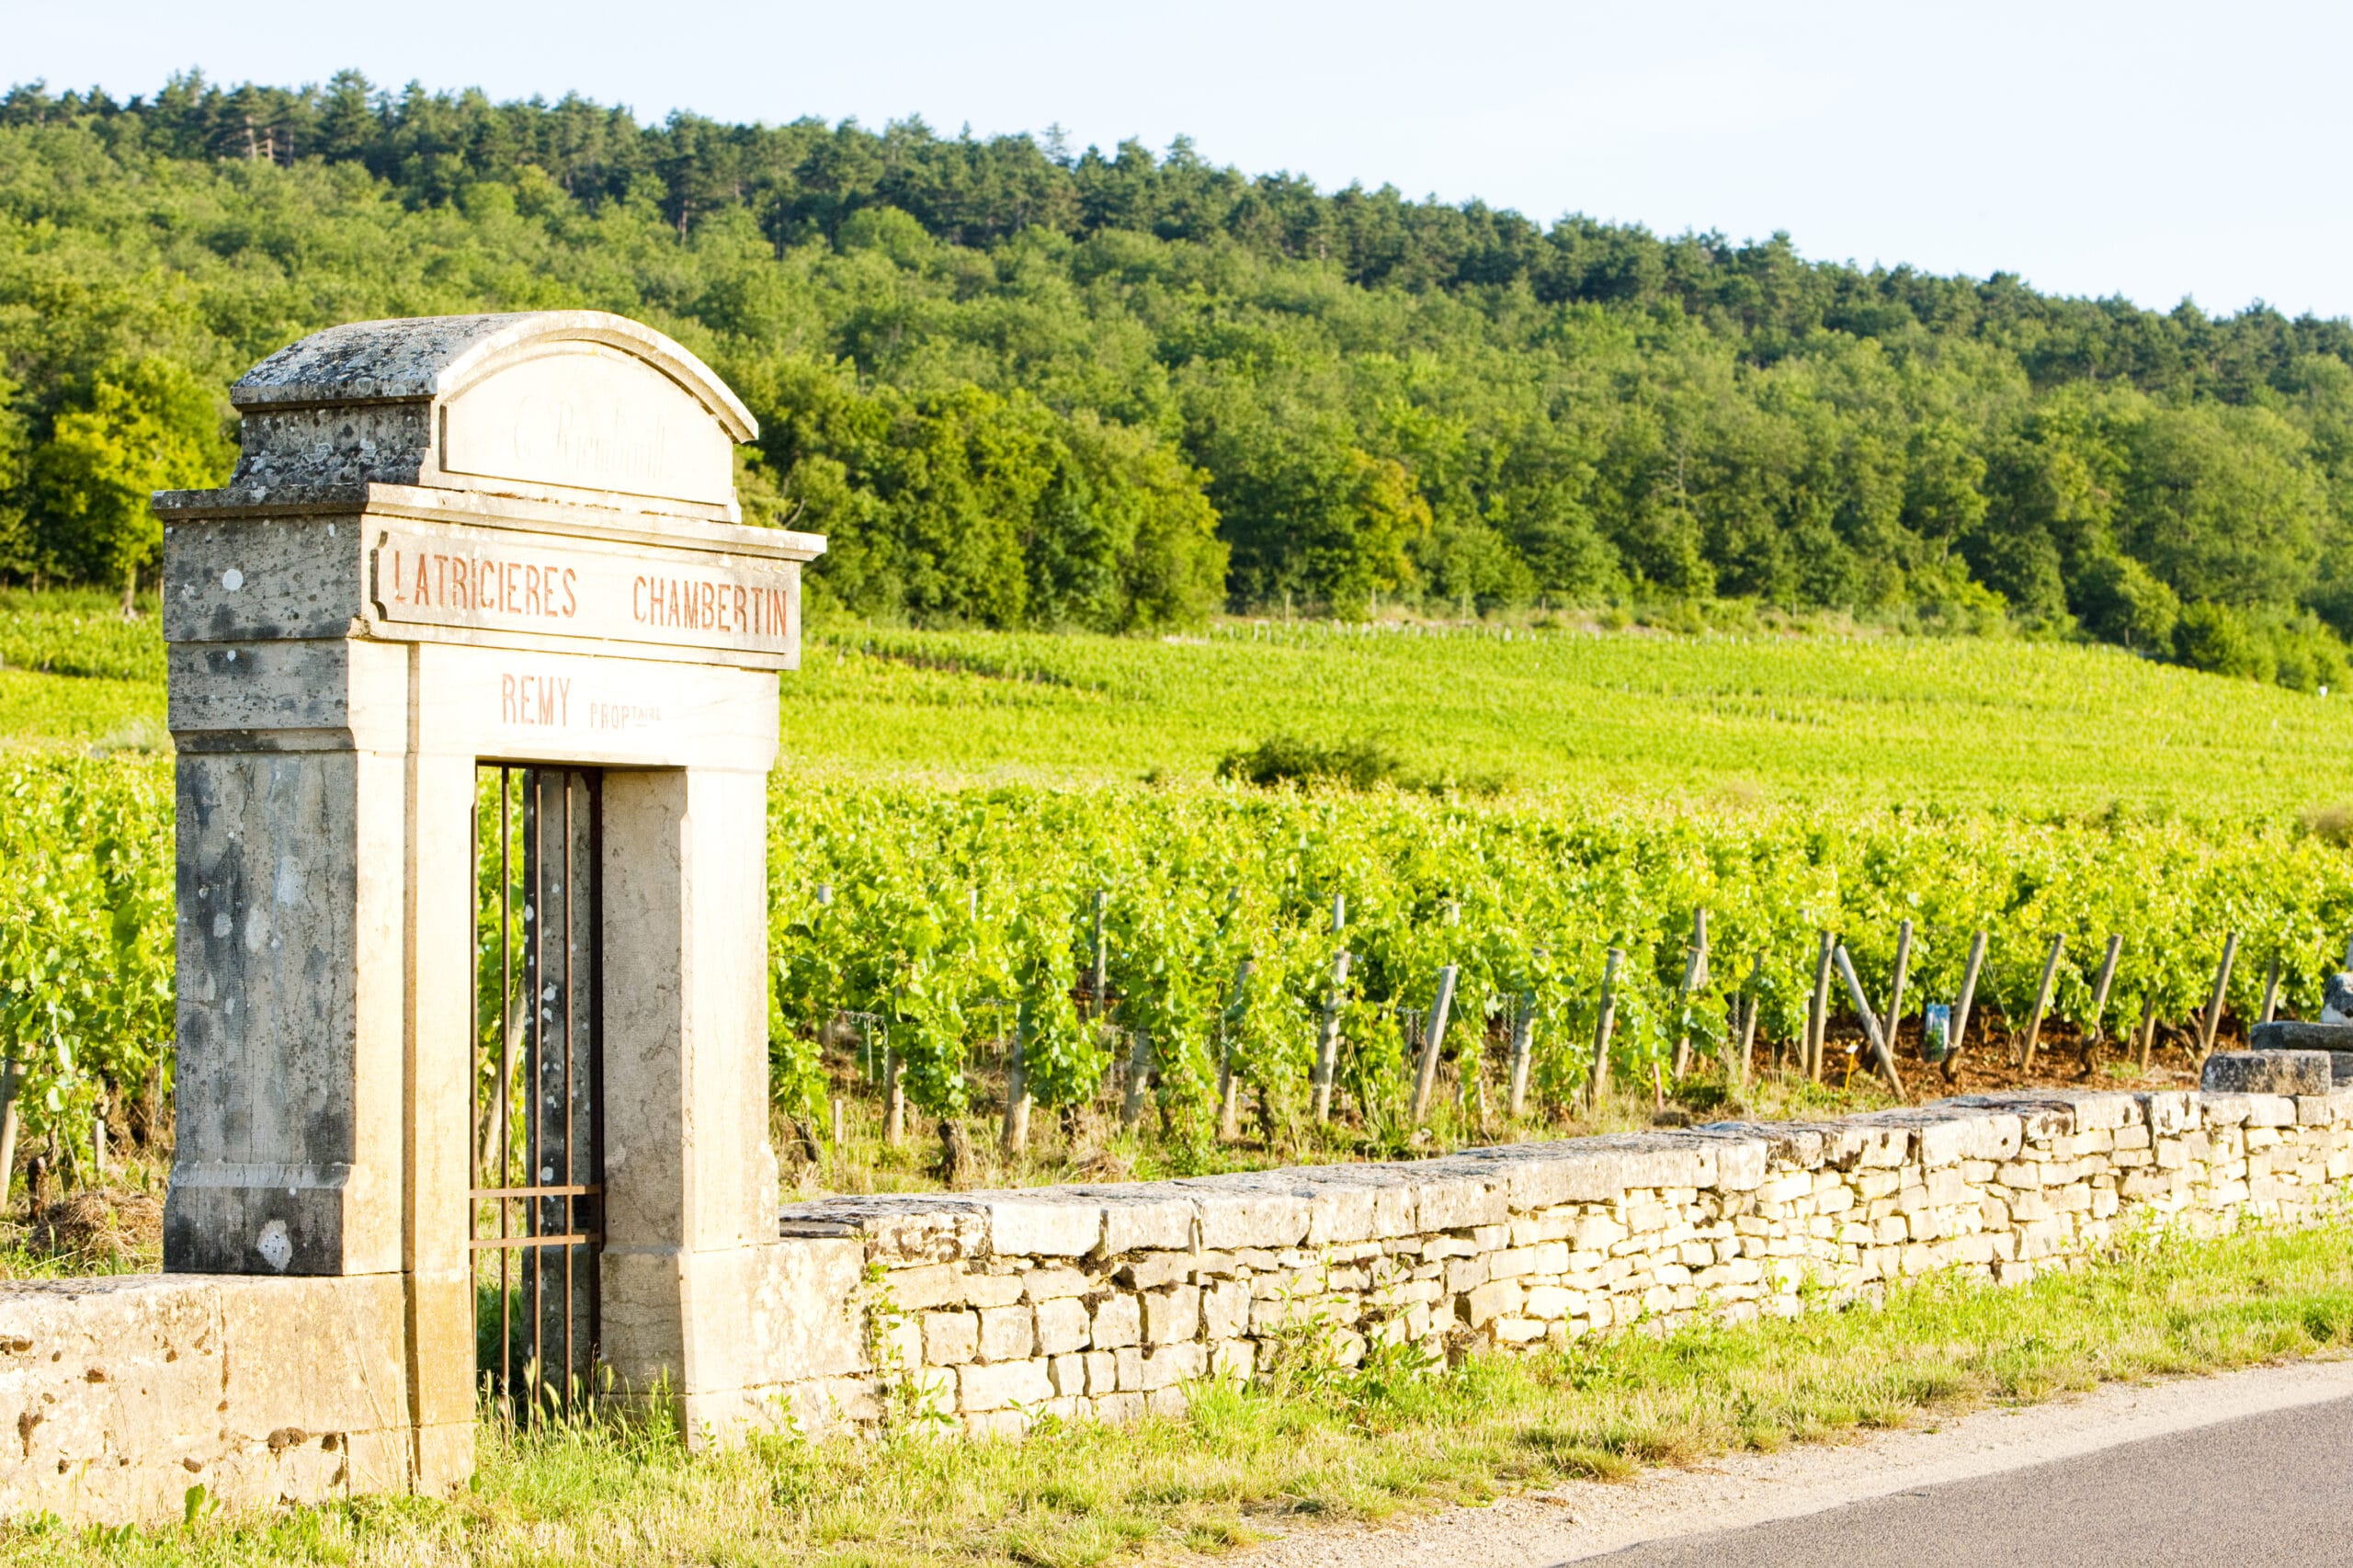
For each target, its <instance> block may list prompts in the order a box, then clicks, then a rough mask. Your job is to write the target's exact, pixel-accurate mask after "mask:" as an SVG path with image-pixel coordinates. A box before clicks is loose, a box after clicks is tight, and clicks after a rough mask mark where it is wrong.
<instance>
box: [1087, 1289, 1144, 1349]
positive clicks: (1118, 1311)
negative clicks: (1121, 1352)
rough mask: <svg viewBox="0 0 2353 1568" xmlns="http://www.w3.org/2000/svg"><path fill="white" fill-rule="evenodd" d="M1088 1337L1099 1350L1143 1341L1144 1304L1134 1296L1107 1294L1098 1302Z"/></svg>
mask: <svg viewBox="0 0 2353 1568" xmlns="http://www.w3.org/2000/svg"><path fill="white" fill-rule="evenodd" d="M1088 1337H1089V1339H1090V1340H1092V1341H1093V1343H1094V1346H1095V1347H1096V1348H1097V1350H1117V1349H1119V1348H1120V1347H1121V1346H1129V1345H1138V1344H1142V1341H1143V1304H1142V1301H1139V1300H1138V1299H1137V1298H1135V1297H1133V1296H1127V1295H1120V1296H1106V1297H1105V1298H1104V1299H1103V1300H1102V1301H1098V1302H1097V1303H1096V1307H1095V1323H1094V1326H1093V1328H1092V1330H1091V1331H1090V1333H1089V1335H1088Z"/></svg>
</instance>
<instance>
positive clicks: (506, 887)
mask: <svg viewBox="0 0 2353 1568" xmlns="http://www.w3.org/2000/svg"><path fill="white" fill-rule="evenodd" d="M513 771H514V770H513V769H512V768H509V767H506V766H505V765H503V764H502V765H501V766H500V767H499V769H498V1040H499V1046H498V1185H499V1186H500V1187H509V1186H511V1185H513V1184H512V1183H511V1182H509V1181H508V1180H507V1177H508V1176H509V1175H510V1174H512V1172H511V1167H512V1165H513V1161H512V1160H511V1158H510V1157H509V1155H508V1153H507V1149H508V1145H509V1144H510V1142H512V1137H511V1133H510V1130H509V1128H508V1126H507V1116H508V1113H509V1111H510V1110H511V1109H512V1101H513V1098H514V1096H513V1095H512V1094H511V1093H510V1092H509V1091H510V1087H511V1085H513V1083H514V1081H515V1072H514V1067H515V954H514V919H515V877H514V867H513V864H512V861H511V858H510V851H511V850H512V848H513V846H514V836H513V835H514V824H513V821H512V813H511V809H510V807H509V804H508V800H509V797H508V793H507V786H508V775H509V774H510V773H512V772H513ZM498 1239H499V1240H500V1241H502V1242H504V1241H506V1239H507V1233H506V1199H505V1198H504V1197H501V1198H500V1199H499V1200H498ZM513 1250H514V1249H513V1248H511V1247H506V1246H502V1247H500V1248H499V1249H498V1392H499V1397H501V1398H502V1399H504V1400H506V1402H507V1409H508V1412H509V1413H510V1414H511V1413H512V1412H513V1410H514V1400H515V1317H514V1309H513V1303H512V1301H511V1298H510V1296H509V1292H508V1288H507V1276H506V1259H507V1256H508V1255H509V1254H510V1253H512V1252H513Z"/></svg>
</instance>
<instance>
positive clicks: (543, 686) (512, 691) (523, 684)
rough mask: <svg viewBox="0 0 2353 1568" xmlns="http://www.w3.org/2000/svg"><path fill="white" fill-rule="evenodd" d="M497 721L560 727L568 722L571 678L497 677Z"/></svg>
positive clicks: (543, 727) (509, 675)
mask: <svg viewBox="0 0 2353 1568" xmlns="http://www.w3.org/2000/svg"><path fill="white" fill-rule="evenodd" d="M498 722H500V723H502V724H518V725H522V726H525V727H527V728H529V729H535V730H561V729H565V728H568V727H569V726H570V725H571V723H572V677H571V676H551V675H536V674H534V675H520V674H517V673H515V672H513V671H509V672H507V673H506V674H504V675H501V676H499V677H498Z"/></svg>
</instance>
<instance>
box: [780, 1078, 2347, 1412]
mask: <svg viewBox="0 0 2353 1568" xmlns="http://www.w3.org/2000/svg"><path fill="white" fill-rule="evenodd" d="M2348 1174H2353V1090H2347V1091H2346V1092H2342V1093H2336V1092H2319V1093H2313V1094H2306V1095H2302V1096H2279V1095H2268V1094H2255V1095H2239V1094H2193V1093H2156V1094H2123V1093H2114V1094H2109V1093H2055V1094H2054V1093H2036V1094H2029V1095H2012V1096H1983V1097H1972V1098H1963V1099H1955V1100H1947V1101H1943V1102H1940V1103H1938V1104H1935V1105H1931V1106H1927V1107H1924V1108H1918V1109H1912V1110H1903V1111H1892V1112H1886V1113H1881V1114H1878V1115H1871V1116H1860V1117H1855V1118H1851V1119H1845V1120H1841V1121H1836V1122H1830V1123H1823V1124H1810V1125H1799V1124H1781V1125H1722V1126H1716V1127H1709V1128H1700V1129H1696V1130H1692V1131H1677V1132H1659V1133H1646V1134H1636V1135H1627V1136H1620V1137H1608V1138H1590V1139H1580V1140H1575V1141H1572V1142H1553V1143H1528V1144H1517V1145H1512V1146H1509V1147H1505V1148H1496V1149H1483V1150H1474V1151H1471V1152H1468V1153H1461V1154H1457V1155H1454V1156H1451V1157H1449V1158H1446V1159H1438V1160H1429V1161H1422V1162H1415V1163H1410V1164H1398V1165H1339V1166H1327V1167H1320V1168H1313V1169H1297V1170H1284V1171H1275V1172H1266V1173H1256V1174H1251V1175H1244V1176H1211V1177H1201V1178H1194V1179H1188V1180H1182V1181H1171V1182H1161V1183H1152V1184H1142V1185H1136V1186H1131V1187H1059V1188H1056V1187H1048V1188H1037V1189H1032V1190H1028V1191H1020V1192H1003V1193H973V1194H967V1195H961V1196H943V1195H907V1196H894V1197H879V1198H858V1199H835V1200H828V1201H823V1202H817V1203H807V1204H799V1205H794V1206H791V1207H790V1208H788V1209H787V1210H786V1211H785V1221H786V1229H787V1232H788V1234H797V1235H798V1236H800V1237H801V1243H800V1244H801V1245H803V1246H806V1247H809V1248H812V1249H818V1250H819V1251H821V1252H825V1253H827V1254H829V1255H830V1254H831V1253H832V1252H834V1251H836V1250H837V1251H838V1252H839V1254H840V1256H838V1257H837V1258H832V1257H830V1256H829V1261H830V1262H831V1263H832V1267H823V1268H820V1269H817V1270H815V1271H814V1272H815V1273H817V1274H822V1275H824V1276H827V1277H830V1278H843V1277H845V1276H846V1275H847V1274H848V1273H849V1272H851V1267H850V1266H852V1265H854V1264H862V1265H863V1266H864V1267H865V1269H866V1277H867V1278H868V1281H869V1282H868V1283H867V1284H866V1285H865V1286H864V1287H863V1288H862V1290H861V1292H860V1295H859V1297H858V1301H856V1303H855V1304H854V1305H853V1307H852V1309H851V1312H852V1318H853V1321H854V1323H855V1324H857V1325H858V1327H859V1328H860V1329H861V1330H862V1332H858V1333H855V1334H847V1333H846V1334H843V1335H839V1336H838V1338H837V1340H836V1344H837V1346H839V1349H838V1351H837V1354H836V1359H837V1364H835V1365H829V1366H823V1367H813V1368H812V1369H811V1371H812V1373H813V1375H812V1376H811V1377H810V1378H809V1379H808V1380H806V1381H801V1382H797V1383H793V1384H790V1385H787V1386H785V1387H782V1388H779V1389H778V1390H776V1391H773V1392H774V1393H775V1394H776V1395H777V1396H779V1398H780V1400H781V1402H782V1403H783V1405H784V1407H785V1408H787V1409H789V1410H790V1412H791V1413H792V1415H794V1417H795V1418H796V1419H797V1420H799V1421H800V1423H801V1426H802V1427H803V1429H821V1428H823V1427H824V1426H829V1425H833V1424H836V1423H840V1422H850V1423H870V1422H873V1421H876V1420H878V1419H881V1416H882V1414H883V1412H884V1410H885V1409H886V1408H892V1409H898V1410H901V1411H905V1412H912V1413H914V1414H915V1415H917V1416H918V1417H919V1418H920V1417H923V1416H928V1417H929V1418H932V1419H935V1420H941V1421H947V1422H952V1423H956V1424H960V1425H961V1426H962V1427H963V1428H964V1429H965V1430H967V1431H969V1432H972V1433H973V1434H976V1435H979V1434H995V1433H1016V1432H1019V1431H1022V1430H1024V1429H1026V1428H1027V1427H1028V1426H1029V1425H1030V1424H1031V1423H1032V1422H1034V1421H1036V1420H1037V1419H1039V1418H1040V1417H1041V1416H1046V1415H1053V1416H1058V1417H1061V1418H1063V1419H1065V1420H1070V1419H1085V1418H1100V1419H1105V1420H1113V1421H1120V1420H1127V1419H1131V1418H1133V1417H1134V1416H1136V1415H1142V1414H1144V1413H1146V1412H1151V1413H1155V1414H1157V1413H1164V1412H1176V1411H1178V1410H1181V1409H1182V1408H1183V1406H1184V1402H1185V1398H1186V1386H1187V1385H1188V1383H1189V1382H1191V1381H1194V1380H1197V1379H1200V1378H1203V1377H1207V1376H1229V1377H1247V1376H1249V1375H1251V1374H1252V1373H1253V1372H1254V1371H1255V1370H1256V1369H1259V1368H1260V1367H1261V1366H1262V1365H1263V1364H1264V1362H1265V1361H1266V1359H1267V1358H1268V1357H1270V1356H1272V1355H1275V1354H1279V1353H1281V1352H1282V1351H1284V1350H1285V1349H1287V1348H1289V1349H1300V1350H1305V1351H1307V1352H1309V1353H1313V1354H1321V1355H1328V1356H1330V1357H1333V1358H1336V1359H1337V1360H1339V1361H1341V1362H1354V1361H1356V1360H1358V1359H1359V1358H1362V1357H1363V1356H1364V1354H1365V1353H1366V1350H1367V1348H1368V1346H1371V1345H1373V1344H1377V1343H1382V1342H1388V1343H1408V1342H1410V1343H1414V1344H1417V1345H1420V1346H1426V1347H1427V1348H1428V1349H1429V1350H1430V1351H1431V1352H1432V1353H1435V1354H1461V1353H1462V1352H1465V1351H1471V1350H1477V1349H1483V1348H1489V1347H1502V1348H1509V1347H1514V1346H1530V1345H1540V1344H1554V1345H1558V1344H1563V1343H1565V1342H1567V1341H1568V1340H1570V1339H1573V1338H1575V1337H1577V1336H1579V1335H1587V1334H1593V1333H1597V1332H1601V1331H1605V1330H1611V1329H1622V1328H1626V1327H1629V1326H1633V1325H1637V1324H1640V1325H1661V1324H1673V1323H1676V1322H1677V1321H1679V1320H1682V1319H1686V1318H1689V1317H1693V1316H1696V1315H1700V1314H1706V1315H1709V1316H1712V1317H1717V1318H1722V1319H1727V1320H1738V1319H1744V1318H1750V1317H1755V1316H1756V1315H1758V1314H1760V1313H1766V1312H1770V1313H1776V1314H1784V1315H1786V1314H1794V1313H1796V1312H1801V1311H1803V1310H1805V1308H1806V1307H1807V1306H1808V1305H1809V1304H1813V1303H1823V1302H1837V1301H1846V1300H1850V1299H1852V1298H1853V1297H1855V1296H1856V1295H1858V1294H1867V1293H1870V1292H1871V1291H1872V1290H1876V1289H1877V1288H1878V1287H1880V1286H1881V1284H1882V1283H1883V1282H1885V1281H1889V1280H1893V1279H1898V1278H1907V1277H1913V1276H1917V1275H1921V1274H1926V1273H1929V1272H1931V1271H1935V1270H1938V1269H1947V1268H1958V1269H1962V1270H1966V1271H1969V1272H1972V1273H1975V1274H1979V1275H1983V1276H1987V1277H1990V1278H1994V1279H1996V1280H1998V1281H2001V1282H2003V1283H2010V1282H2014V1281H2018V1280H2021V1279H2024V1278H2030V1277H2031V1276H2032V1275H2033V1274H2034V1273H2035V1271H2037V1270H2038V1269H2040V1268H2045V1267H2054V1266H2057V1267H2063V1266H2066V1265H2068V1264H2071V1263H2073V1262H2075V1261H2077V1260H2080V1259H2083V1258H2085V1257H2086V1256H2089V1255H2091V1254H2094V1253H2096V1252H2097V1250H2098V1249H2100V1248H2101V1247H2102V1246H2103V1245H2104V1244H2107V1243H2108V1242H2109V1241H2110V1240H2111V1239H2112V1238H2114V1237H2115V1236H2116V1235H2117V1234H2118V1233H2119V1232H2120V1229H2121V1228H2122V1227H2125V1226H2129V1225H2136V1224H2148V1223H2165V1222H2177V1223H2180V1224H2183V1225H2186V1226H2188V1227H2191V1228H2196V1229H2211V1228H2213V1227H2215V1226H2218V1225H2222V1224H2227V1223H2229V1222H2231V1221H2234V1220H2235V1219H2236V1218H2237V1217H2239V1216H2242V1215H2249V1216H2253V1215H2260V1216H2265V1217H2270V1218H2278V1219H2285V1220H2295V1219H2299V1218H2303V1217H2307V1216H2309V1215H2311V1214H2313V1213H2314V1212H2315V1211H2316V1210H2319V1209H2320V1208H2322V1207H2323V1206H2324V1205H2325V1204H2327V1203H2330V1202H2332V1201H2333V1199H2332V1197H2331V1195H2330V1193H2329V1191H2328V1187H2329V1184H2330V1183H2332V1182H2335V1181H2338V1180H2341V1179H2342V1178H2344V1177H2346V1176H2347V1175H2348ZM817 1307H818V1303H810V1308H809V1310H816V1308H817ZM837 1310H838V1309H837Z"/></svg>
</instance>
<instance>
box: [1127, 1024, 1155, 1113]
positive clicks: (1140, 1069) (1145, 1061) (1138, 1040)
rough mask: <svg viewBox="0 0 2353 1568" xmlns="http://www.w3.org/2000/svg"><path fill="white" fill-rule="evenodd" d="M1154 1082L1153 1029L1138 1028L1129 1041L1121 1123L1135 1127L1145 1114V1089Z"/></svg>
mask: <svg viewBox="0 0 2353 1568" xmlns="http://www.w3.org/2000/svg"><path fill="white" fill-rule="evenodd" d="M1151 1084H1152V1031H1151V1030H1149V1029H1138V1030H1136V1032H1135V1035H1134V1037H1133V1038H1132V1039H1131V1040H1129V1042H1128V1092H1127V1096H1126V1097H1125V1098H1123V1099H1122V1100H1121V1101H1120V1126H1122V1127H1133V1126H1134V1125H1135V1124H1136V1122H1137V1121H1138V1120H1139V1119H1142V1116H1143V1096H1144V1091H1145V1090H1146V1089H1147V1088H1149V1087H1150V1086H1151Z"/></svg>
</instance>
